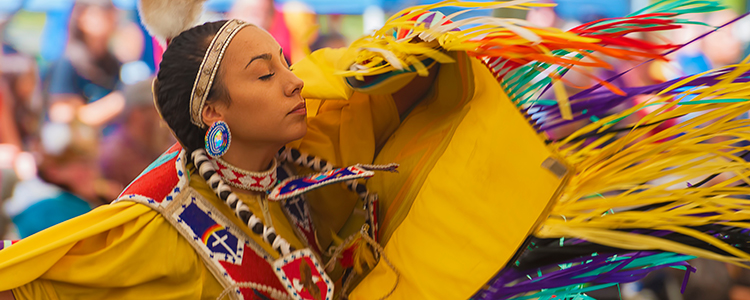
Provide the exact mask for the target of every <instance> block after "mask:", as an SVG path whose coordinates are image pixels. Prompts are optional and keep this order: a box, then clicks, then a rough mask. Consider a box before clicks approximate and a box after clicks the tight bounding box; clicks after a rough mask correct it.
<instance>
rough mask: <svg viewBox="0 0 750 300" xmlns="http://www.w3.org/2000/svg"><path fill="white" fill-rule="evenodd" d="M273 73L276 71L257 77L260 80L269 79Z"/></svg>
mask: <svg viewBox="0 0 750 300" xmlns="http://www.w3.org/2000/svg"><path fill="white" fill-rule="evenodd" d="M273 75H276V73H271V74H268V75H263V76H261V77H260V78H259V79H260V80H269V79H271V77H273Z"/></svg>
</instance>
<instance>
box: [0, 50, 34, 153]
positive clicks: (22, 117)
mask: <svg viewBox="0 0 750 300" xmlns="http://www.w3.org/2000/svg"><path fill="white" fill-rule="evenodd" d="M0 73H1V74H2V75H1V77H2V79H0V80H2V81H3V84H4V91H5V94H4V95H3V98H4V100H3V104H4V105H5V106H6V109H7V110H8V111H7V113H8V118H9V120H12V122H13V124H10V125H11V126H10V128H13V129H14V130H16V133H15V135H17V136H18V142H17V143H18V144H17V145H16V146H18V147H19V148H21V149H22V150H28V149H29V148H31V147H33V146H32V145H30V143H32V142H33V141H34V138H35V137H36V136H37V134H38V132H39V125H40V124H41V116H42V99H41V94H40V93H39V92H40V91H39V89H38V82H39V80H38V74H37V64H36V61H35V60H34V58H33V57H31V56H30V55H27V54H24V53H21V52H18V51H16V50H15V49H14V48H13V47H11V46H8V45H3V50H2V56H0Z"/></svg>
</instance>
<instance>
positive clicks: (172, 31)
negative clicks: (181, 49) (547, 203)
mask: <svg viewBox="0 0 750 300" xmlns="http://www.w3.org/2000/svg"><path fill="white" fill-rule="evenodd" d="M204 2H206V0H139V1H138V12H139V13H140V16H141V20H142V22H143V24H144V25H145V26H146V29H148V31H149V32H150V33H151V35H153V36H155V37H157V38H159V39H161V40H165V39H167V40H168V39H172V38H174V37H176V36H177V35H179V34H180V33H181V32H183V31H185V30H187V29H190V28H191V27H193V26H195V25H196V24H195V23H196V22H197V21H198V18H199V17H200V15H201V13H202V11H203V3H204Z"/></svg>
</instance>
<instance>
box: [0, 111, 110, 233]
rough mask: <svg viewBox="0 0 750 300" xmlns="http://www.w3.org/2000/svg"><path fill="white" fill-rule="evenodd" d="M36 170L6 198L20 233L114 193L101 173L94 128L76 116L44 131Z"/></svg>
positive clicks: (72, 214) (70, 215)
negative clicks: (66, 122) (67, 122)
mask: <svg viewBox="0 0 750 300" xmlns="http://www.w3.org/2000/svg"><path fill="white" fill-rule="evenodd" d="M40 145H41V148H42V150H40V155H39V156H40V157H41V159H40V161H39V165H38V173H37V176H34V177H32V178H30V179H27V180H23V181H20V182H18V183H17V184H16V186H15V188H14V190H13V194H12V196H11V198H10V199H8V201H6V202H5V203H4V205H3V206H4V209H5V212H6V213H7V214H8V216H9V217H10V218H11V220H12V221H13V223H14V225H15V226H16V228H17V229H18V235H19V237H21V238H25V237H28V236H30V235H32V234H34V233H36V232H39V231H41V230H43V229H46V228H48V227H51V226H53V225H56V224H58V223H60V222H63V221H65V220H68V219H71V218H74V217H77V216H79V215H82V214H84V213H86V212H88V211H90V210H91V208H92V207H96V206H98V205H101V204H105V203H108V201H106V200H104V199H112V198H114V196H116V191H115V190H113V189H112V188H115V187H114V186H113V185H112V184H110V183H107V182H106V181H103V180H101V179H100V175H99V170H98V166H97V164H96V155H97V148H96V146H97V144H96V133H95V131H94V130H93V129H92V128H89V127H87V126H85V125H82V124H80V123H77V122H73V123H71V124H62V123H48V124H45V125H44V126H43V128H42V131H41V143H40Z"/></svg>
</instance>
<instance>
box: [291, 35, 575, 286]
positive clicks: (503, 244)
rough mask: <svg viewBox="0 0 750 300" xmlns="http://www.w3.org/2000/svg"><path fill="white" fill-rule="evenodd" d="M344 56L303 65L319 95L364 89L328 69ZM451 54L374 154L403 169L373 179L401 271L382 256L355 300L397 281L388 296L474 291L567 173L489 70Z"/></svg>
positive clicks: (325, 53)
mask: <svg viewBox="0 0 750 300" xmlns="http://www.w3.org/2000/svg"><path fill="white" fill-rule="evenodd" d="M342 55H344V54H342V52H341V50H330V49H329V50H321V51H318V52H315V53H313V54H312V55H311V56H310V58H309V60H308V61H303V62H300V64H298V65H299V66H305V67H306V69H305V70H306V72H305V73H301V74H299V75H300V76H301V78H302V79H303V80H304V81H305V85H306V87H309V88H310V89H315V91H317V92H318V93H320V95H318V97H329V98H333V99H342V98H344V99H350V100H353V99H357V98H358V97H362V94H359V93H357V92H354V91H352V90H351V89H350V88H349V87H348V86H347V85H346V84H344V83H343V79H342V78H341V77H336V76H332V75H329V76H328V77H324V75H325V74H333V73H334V72H332V71H331V70H332V69H335V65H336V63H337V62H338V61H340V60H341V57H342ZM450 55H451V57H452V58H453V59H454V60H455V63H450V64H442V65H441V66H440V69H439V71H438V72H439V73H438V76H437V79H436V82H435V83H434V84H433V88H432V90H431V91H430V92H429V93H428V95H427V96H426V97H425V99H423V100H422V101H421V102H420V103H419V104H417V105H416V106H415V107H414V108H413V109H412V110H411V112H410V113H409V115H408V116H407V117H406V118H405V119H404V120H403V121H402V123H401V124H400V125H399V127H398V129H397V130H395V132H393V134H391V136H389V137H388V140H387V141H385V143H384V144H383V146H382V148H381V147H378V149H380V150H379V152H378V154H377V157H376V159H375V160H374V163H375V164H386V163H392V162H394V163H398V164H399V165H400V166H399V171H398V172H397V173H381V174H377V175H376V176H375V177H373V178H371V179H369V180H368V182H367V187H368V188H369V190H370V191H371V192H375V193H377V194H378V195H379V198H380V206H379V216H380V217H379V222H380V235H379V242H380V244H381V245H383V246H384V249H385V252H384V254H385V256H386V257H387V258H388V259H389V261H390V262H392V263H393V265H394V266H395V268H396V270H397V271H398V272H399V273H400V278H399V279H397V276H396V273H395V272H394V271H393V270H392V269H391V268H390V267H389V266H388V264H387V263H386V262H385V260H383V259H381V260H380V261H379V262H378V264H377V266H376V267H375V268H374V269H373V270H372V271H371V272H370V273H369V274H368V275H367V276H365V278H364V279H363V280H362V281H361V283H359V285H357V286H356V288H354V289H353V293H352V294H351V295H350V299H380V298H381V297H383V296H385V295H387V294H389V291H390V290H391V288H392V287H394V286H395V285H396V281H397V280H399V283H398V287H397V288H396V289H395V290H394V291H393V293H392V294H390V296H389V297H388V299H416V298H418V299H467V298H469V297H471V296H472V295H473V293H475V292H476V291H477V290H479V289H480V288H481V287H482V285H483V284H485V283H486V281H487V279H489V278H491V277H492V275H494V274H495V273H496V272H497V271H498V270H500V269H501V268H502V267H503V266H504V265H505V263H507V261H508V260H509V259H510V258H511V257H512V255H513V253H514V252H515V250H516V249H517V248H518V247H519V246H520V245H521V244H522V243H523V241H524V239H525V238H526V236H527V234H528V233H529V232H530V231H531V230H532V227H533V226H534V225H535V224H536V223H537V222H538V219H539V216H540V215H542V211H544V210H545V209H546V207H547V203H548V200H549V199H550V198H552V196H553V195H554V194H555V192H556V190H557V188H558V186H559V185H560V183H561V182H562V179H561V178H558V177H557V176H555V175H554V174H553V173H552V172H550V171H549V170H547V169H545V168H543V167H542V163H543V162H544V161H545V160H546V159H547V158H548V157H550V155H551V152H550V151H549V150H548V149H547V147H546V146H545V145H544V143H543V142H542V140H541V139H540V138H538V136H537V134H536V133H535V132H534V131H533V129H532V128H531V127H530V126H528V122H527V121H526V120H525V119H524V118H523V117H522V116H521V114H520V113H519V112H518V110H517V109H515V108H514V107H513V106H512V103H511V102H510V100H508V99H507V96H506V95H505V92H504V91H503V90H502V88H501V87H500V85H498V83H497V80H496V78H495V77H494V76H493V75H492V74H491V73H490V72H489V70H488V69H487V68H486V67H485V66H484V65H482V63H481V62H480V61H479V60H477V59H474V58H469V57H468V56H467V55H466V54H464V53H462V52H452V53H450ZM303 63H314V66H312V65H303ZM315 70H317V72H315ZM386 89H387V88H386ZM378 92H379V91H378V89H377V88H376V89H372V90H369V91H368V93H374V94H377V93H378ZM327 101H328V100H327ZM500 120H502V121H500ZM490 136H491V137H493V138H491V139H490V138H487V137H490ZM508 141H513V143H512V144H509V143H508ZM510 157H512V158H513V159H504V158H510ZM529 178H534V180H528V179H529ZM499 211H507V212H511V211H512V212H513V216H512V217H509V216H508V215H507V214H504V215H503V216H504V217H503V218H498V212H499ZM511 228H512V230H511ZM446 287H450V288H446Z"/></svg>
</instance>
